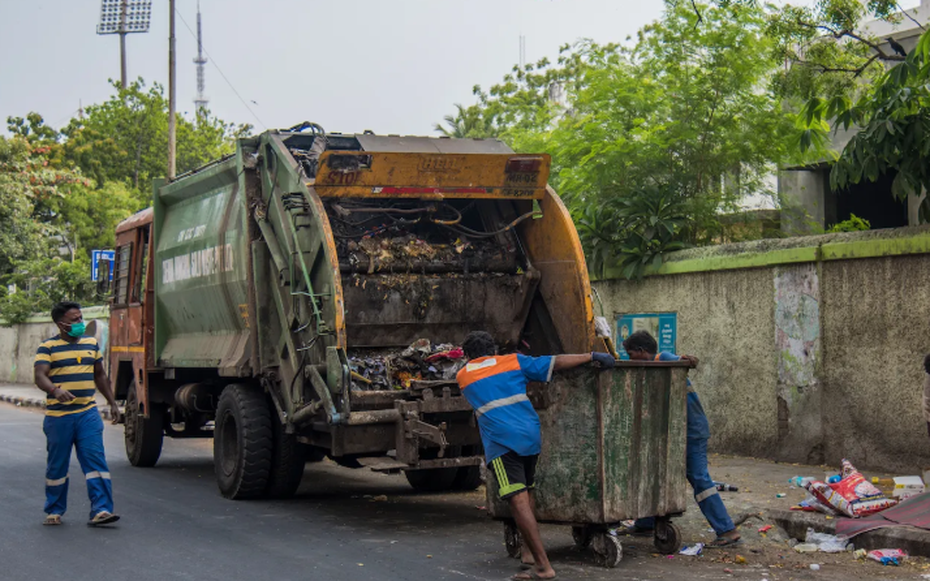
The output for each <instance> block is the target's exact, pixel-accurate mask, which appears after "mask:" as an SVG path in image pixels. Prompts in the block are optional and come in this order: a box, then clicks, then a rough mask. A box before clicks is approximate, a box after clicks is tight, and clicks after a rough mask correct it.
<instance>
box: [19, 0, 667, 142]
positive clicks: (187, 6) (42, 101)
mask: <svg viewBox="0 0 930 581" xmlns="http://www.w3.org/2000/svg"><path fill="white" fill-rule="evenodd" d="M176 4H177V9H178V12H179V13H180V15H181V17H183V20H184V21H186V22H187V24H188V25H189V26H190V28H191V29H192V30H196V12H197V3H196V0H177V2H176ZM167 5H168V3H167V0H155V2H154V5H153V16H152V24H151V29H150V31H149V32H148V33H145V34H131V35H128V36H127V53H128V60H129V66H128V71H129V78H130V79H133V78H135V77H139V76H141V77H143V78H144V79H145V80H146V81H147V82H152V81H158V82H161V83H163V84H165V85H167V78H168V63H167V61H168V58H167V47H168V41H167V38H168V6H167ZM200 5H201V12H202V13H203V33H204V47H205V49H206V51H207V52H208V53H209V55H210V57H211V58H212V62H211V63H208V64H207V67H206V92H205V93H206V96H207V97H208V98H209V100H210V103H209V107H210V108H211V110H212V111H213V112H214V113H215V114H217V115H218V116H220V117H221V118H223V119H225V120H228V121H234V122H248V123H252V124H253V125H255V126H256V128H257V129H258V130H262V129H264V128H265V127H268V128H280V127H289V126H291V125H293V124H295V123H298V122H300V121H304V120H310V121H316V122H318V123H320V124H321V125H323V127H325V128H326V130H327V131H341V132H356V131H362V130H364V129H371V130H373V131H375V132H376V133H400V134H420V135H422V134H433V124H434V123H435V122H437V121H440V120H441V119H442V117H443V115H446V114H448V113H450V112H452V111H453V104H454V103H464V104H469V103H472V102H473V101H474V99H473V97H472V94H471V89H472V86H473V85H475V84H476V83H477V84H481V85H482V86H484V87H487V86H489V85H491V84H493V83H495V82H497V81H499V80H500V79H501V77H502V76H503V75H504V74H506V73H507V72H508V71H509V70H510V68H511V67H512V66H513V65H514V64H515V63H516V62H517V61H518V59H519V38H520V35H523V36H525V37H526V58H527V60H528V61H530V62H533V61H536V60H537V59H539V58H541V57H543V56H548V57H550V58H553V57H555V56H556V55H557V54H558V47H559V46H560V45H561V44H564V43H566V42H574V41H576V40H578V39H580V38H592V39H594V40H596V41H599V42H608V41H623V40H624V39H625V38H626V37H627V36H628V35H632V34H635V32H636V31H637V30H638V29H639V28H640V27H641V26H643V25H644V24H646V23H648V22H650V21H652V20H655V19H656V18H658V16H659V15H660V12H661V8H662V2H661V1H660V0H456V1H451V0H380V1H378V0H355V1H350V0H326V1H321V0H264V1H263V2H255V1H254V0H251V1H246V0H201V3H200ZM99 15H100V1H99V0H28V1H27V0H0V23H2V26H3V32H2V34H0V54H2V55H4V56H3V58H2V59H0V116H2V119H0V120H4V121H5V119H6V117H7V116H9V115H16V116H24V115H25V114H26V113H28V112H29V111H37V112H39V113H41V114H42V115H43V116H44V117H45V119H46V121H47V122H48V123H49V124H52V125H53V126H56V127H59V126H61V125H63V124H65V123H66V122H67V121H68V120H69V119H70V118H71V117H72V116H74V115H75V114H76V112H77V109H78V107H79V104H80V103H83V104H84V105H87V104H90V103H99V102H102V101H104V100H105V99H106V98H107V97H108V96H109V95H110V94H111V92H112V89H111V87H110V86H109V85H108V84H107V79H108V78H114V79H118V78H119V38H118V36H116V35H110V36H97V34H96V30H95V29H96V24H97V22H98V20H99ZM176 27H177V63H178V65H177V66H178V68H177V71H178V72H177V74H178V89H177V96H178V110H179V111H181V112H190V111H192V110H193V102H192V101H193V98H194V96H195V93H196V71H195V65H194V64H193V62H192V59H193V58H194V56H195V55H196V50H197V44H196V39H195V37H194V35H193V34H192V33H191V32H190V31H189V30H188V28H187V27H186V26H185V24H184V22H182V20H181V19H180V18H179V19H178V21H177V24H176ZM215 65H218V66H219V69H220V70H221V71H222V73H223V74H225V75H226V77H227V78H228V79H229V83H227V82H226V81H225V80H224V79H223V77H222V76H221V74H220V72H219V71H218V70H217V68H216V66H215ZM230 84H231V85H232V87H234V88H235V90H233V88H231V87H230ZM236 91H238V93H239V95H241V97H242V100H240V99H239V97H237V96H236ZM242 101H245V103H246V104H247V105H248V106H249V107H251V109H252V111H254V114H253V113H252V112H250V111H249V110H248V109H247V108H246V105H244V104H243V102H242ZM252 101H254V103H253V102H252ZM3 127H5V123H4V124H3Z"/></svg>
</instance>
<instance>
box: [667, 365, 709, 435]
mask: <svg viewBox="0 0 930 581" xmlns="http://www.w3.org/2000/svg"><path fill="white" fill-rule="evenodd" d="M679 360H681V357H680V356H678V355H675V354H674V353H669V352H668V351H663V352H661V353H659V354H658V355H656V361H679ZM707 438H710V422H708V421H707V414H705V413H704V406H702V405H701V400H700V399H698V395H697V393H695V391H694V390H693V389H692V388H691V380H690V379H689V380H688V439H689V440H706V439H707Z"/></svg>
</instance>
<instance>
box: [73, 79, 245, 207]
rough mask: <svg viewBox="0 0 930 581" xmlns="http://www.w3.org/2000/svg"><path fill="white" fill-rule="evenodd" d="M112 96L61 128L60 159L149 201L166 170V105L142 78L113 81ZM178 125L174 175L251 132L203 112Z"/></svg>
mask: <svg viewBox="0 0 930 581" xmlns="http://www.w3.org/2000/svg"><path fill="white" fill-rule="evenodd" d="M112 84H113V88H114V90H115V94H114V95H113V96H112V97H110V99H108V100H107V101H105V102H104V103H101V104H99V105H90V106H88V107H87V108H86V109H85V115H84V117H83V118H76V119H72V120H71V122H70V123H69V124H68V126H66V127H65V128H64V129H63V130H62V132H61V133H62V139H61V151H60V159H61V161H63V162H65V163H70V164H73V165H75V166H77V167H80V168H81V169H82V170H83V171H84V173H85V175H88V176H91V177H93V179H94V180H95V181H96V182H97V185H98V187H102V186H103V184H104V183H106V182H108V181H111V182H122V183H126V184H127V185H128V186H130V187H132V188H133V189H134V190H136V191H138V192H139V193H140V196H141V197H142V198H143V199H145V200H149V199H150V198H151V189H152V180H153V179H155V178H157V177H161V176H164V175H165V173H166V172H167V168H168V101H167V99H166V98H165V95H164V89H163V87H162V86H161V85H159V84H158V83H155V84H154V85H152V86H151V87H147V86H146V84H145V82H144V81H143V80H142V79H138V80H136V81H134V82H132V83H130V84H129V86H127V87H126V88H125V89H124V88H122V87H120V85H119V83H117V82H113V83H112ZM176 122H177V172H178V173H179V174H181V173H184V172H186V171H190V170H192V169H195V168H197V167H200V166H202V165H204V164H206V163H207V162H209V161H212V160H214V159H217V158H219V157H222V156H223V155H227V154H229V153H232V151H233V150H234V148H233V145H232V139H233V137H235V136H237V135H240V134H242V133H244V132H248V131H249V130H251V126H248V125H244V126H238V127H237V126H235V125H234V124H231V123H227V122H225V121H222V120H221V119H219V118H217V117H215V116H212V115H211V114H210V112H209V111H207V110H204V109H201V110H200V111H198V113H197V115H195V116H194V118H193V119H192V120H188V119H186V118H185V117H183V116H182V115H178V116H177V117H176Z"/></svg>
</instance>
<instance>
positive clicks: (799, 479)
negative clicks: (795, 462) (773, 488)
mask: <svg viewBox="0 0 930 581" xmlns="http://www.w3.org/2000/svg"><path fill="white" fill-rule="evenodd" d="M812 480H814V478H813V477H811V476H794V477H792V478H789V479H788V484H790V485H791V486H793V487H795V488H804V485H805V484H807V483H808V482H810V481H812Z"/></svg>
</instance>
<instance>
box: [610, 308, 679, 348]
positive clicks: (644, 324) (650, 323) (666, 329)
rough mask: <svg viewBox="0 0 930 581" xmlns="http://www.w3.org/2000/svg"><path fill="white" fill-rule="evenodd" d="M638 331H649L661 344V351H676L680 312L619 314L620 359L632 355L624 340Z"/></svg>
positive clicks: (618, 343) (618, 340) (617, 341)
mask: <svg viewBox="0 0 930 581" xmlns="http://www.w3.org/2000/svg"><path fill="white" fill-rule="evenodd" d="M636 331H647V332H648V333H649V334H650V335H652V336H653V337H655V340H656V343H658V344H659V352H660V353H661V352H662V351H668V352H669V353H676V346H677V341H678V313H637V314H629V315H617V335H616V337H617V339H616V341H615V343H616V345H617V353H619V355H620V359H629V358H630V356H629V355H628V354H627V352H626V350H625V349H624V348H623V340H624V339H626V338H627V337H629V336H630V335H632V334H633V333H635V332H636Z"/></svg>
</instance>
